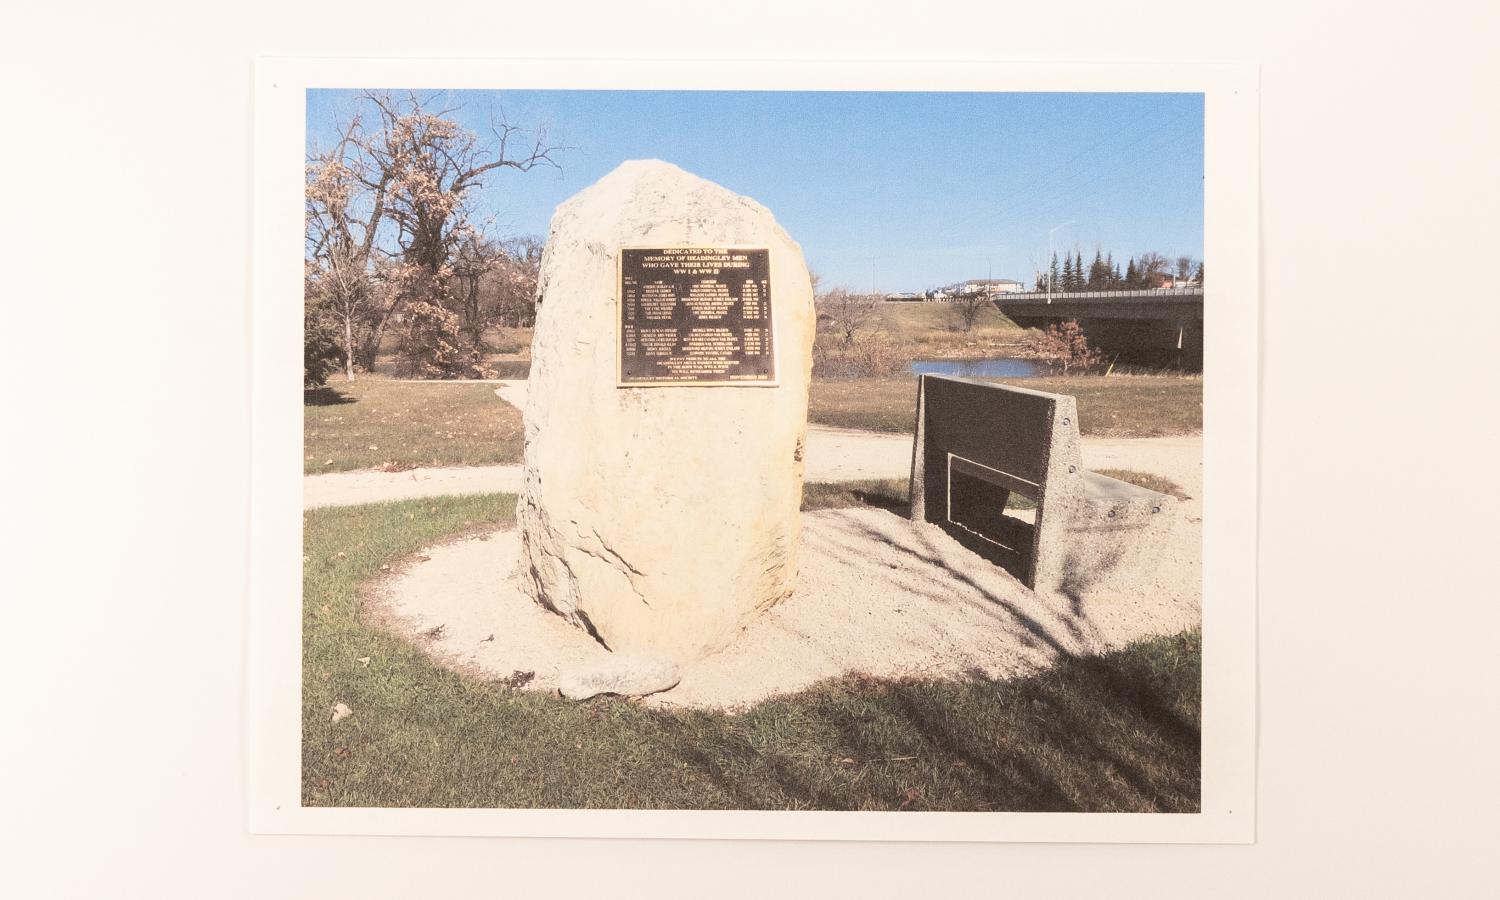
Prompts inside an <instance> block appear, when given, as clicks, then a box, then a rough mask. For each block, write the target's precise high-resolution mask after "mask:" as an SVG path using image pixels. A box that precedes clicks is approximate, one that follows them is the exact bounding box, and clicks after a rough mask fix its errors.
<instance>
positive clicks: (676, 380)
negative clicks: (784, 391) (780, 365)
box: [620, 247, 776, 385]
mask: <svg viewBox="0 0 1500 900" xmlns="http://www.w3.org/2000/svg"><path fill="white" fill-rule="evenodd" d="M772 335H773V329H772V327H771V265H770V251H769V250H745V249H739V248H723V247H664V248H661V249H654V250H645V249H636V248H624V249H621V250H620V383H621V384H623V385H630V384H734V383H755V382H770V381H775V380H776V365H775V354H774V352H773V351H774V342H773V336H772Z"/></svg>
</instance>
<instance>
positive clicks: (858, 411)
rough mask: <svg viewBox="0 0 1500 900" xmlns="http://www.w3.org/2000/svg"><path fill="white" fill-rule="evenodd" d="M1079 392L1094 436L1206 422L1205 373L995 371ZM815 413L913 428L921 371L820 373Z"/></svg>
mask: <svg viewBox="0 0 1500 900" xmlns="http://www.w3.org/2000/svg"><path fill="white" fill-rule="evenodd" d="M992 380H995V381H1000V382H1003V383H1005V384H1013V385H1016V386H1017V387H1026V388H1031V389H1033V390H1038V391H1049V392H1052V393H1058V394H1071V395H1072V396H1073V397H1076V398H1077V400H1078V424H1079V427H1080V429H1081V431H1082V433H1083V434H1084V435H1086V436H1090V437H1162V436H1167V435H1179V434H1199V433H1201V432H1202V430H1203V379H1202V378H1197V377H1192V376H1182V375H1114V376H1110V377H1108V378H1104V377H1100V376H1096V375H1079V376H1070V377H1066V378H1002V379H992ZM808 417H809V418H810V419H811V421H813V422H816V423H818V424H820V425H833V426H837V427H840V428H863V429H867V430H869V431H888V432H894V433H897V434H911V433H912V428H913V427H914V426H915V424H916V417H917V379H916V377H915V376H911V377H906V378H862V379H851V380H838V381H833V380H830V381H814V382H813V383H812V394H811V398H810V401H809V407H808Z"/></svg>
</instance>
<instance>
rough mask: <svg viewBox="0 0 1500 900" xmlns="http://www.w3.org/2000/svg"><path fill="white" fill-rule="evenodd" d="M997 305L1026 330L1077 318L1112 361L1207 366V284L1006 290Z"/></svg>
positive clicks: (1091, 341)
mask: <svg viewBox="0 0 1500 900" xmlns="http://www.w3.org/2000/svg"><path fill="white" fill-rule="evenodd" d="M995 305H996V306H997V307H999V308H1000V311H1001V312H1003V313H1005V315H1006V316H1008V317H1009V318H1010V319H1011V320H1012V321H1014V322H1015V323H1016V324H1017V325H1020V326H1021V327H1023V328H1046V327H1047V326H1048V325H1052V324H1056V323H1059V322H1066V321H1068V320H1069V319H1073V320H1076V321H1077V322H1078V325H1079V326H1080V327H1081V328H1082V329H1083V333H1084V336H1086V337H1087V338H1088V339H1089V345H1090V346H1092V347H1097V348H1098V349H1100V350H1102V351H1104V353H1105V354H1107V355H1108V356H1109V358H1110V359H1112V360H1118V361H1119V362H1123V363H1131V364H1135V365H1145V366H1162V367H1170V368H1180V369H1185V370H1188V371H1193V372H1198V371H1202V369H1203V288H1201V287H1181V288H1156V289H1151V290H1133V291H1060V292H1056V293H1052V294H1048V293H1046V292H1042V291H1028V292H1025V293H1016V294H1001V295H1000V296H999V297H997V298H995Z"/></svg>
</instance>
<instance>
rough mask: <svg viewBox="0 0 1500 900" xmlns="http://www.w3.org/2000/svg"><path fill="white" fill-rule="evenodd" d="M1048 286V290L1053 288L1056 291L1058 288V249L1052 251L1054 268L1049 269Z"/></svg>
mask: <svg viewBox="0 0 1500 900" xmlns="http://www.w3.org/2000/svg"><path fill="white" fill-rule="evenodd" d="M1047 288H1048V290H1052V291H1055V290H1057V288H1058V271H1057V253H1056V251H1054V252H1053V253H1052V268H1051V269H1050V270H1049V271H1048V274H1047Z"/></svg>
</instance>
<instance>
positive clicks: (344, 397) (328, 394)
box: [302, 385, 354, 406]
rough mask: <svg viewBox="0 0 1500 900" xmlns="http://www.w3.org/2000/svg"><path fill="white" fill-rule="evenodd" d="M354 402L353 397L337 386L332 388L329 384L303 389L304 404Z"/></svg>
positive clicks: (336, 404) (334, 404)
mask: <svg viewBox="0 0 1500 900" xmlns="http://www.w3.org/2000/svg"><path fill="white" fill-rule="evenodd" d="M353 402H354V398H353V397H351V396H349V395H348V394H345V393H343V392H341V391H339V390H338V389H337V388H331V387H328V386H327V385H324V386H323V387H315V388H304V389H303V391H302V405H303V406H342V405H344V404H346V403H353Z"/></svg>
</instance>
